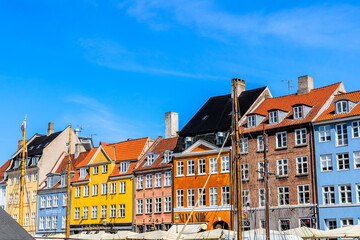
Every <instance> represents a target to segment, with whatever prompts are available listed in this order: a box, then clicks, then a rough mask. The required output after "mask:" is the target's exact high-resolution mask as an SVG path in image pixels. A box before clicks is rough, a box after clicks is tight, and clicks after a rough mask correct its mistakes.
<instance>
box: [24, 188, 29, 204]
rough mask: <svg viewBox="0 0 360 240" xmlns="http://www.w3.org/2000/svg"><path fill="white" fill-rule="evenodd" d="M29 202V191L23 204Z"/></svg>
mask: <svg viewBox="0 0 360 240" xmlns="http://www.w3.org/2000/svg"><path fill="white" fill-rule="evenodd" d="M29 202H30V191H27V192H26V198H25V203H29Z"/></svg>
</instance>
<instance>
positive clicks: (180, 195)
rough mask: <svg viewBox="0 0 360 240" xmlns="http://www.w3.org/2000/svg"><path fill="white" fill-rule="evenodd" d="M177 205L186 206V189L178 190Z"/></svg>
mask: <svg viewBox="0 0 360 240" xmlns="http://www.w3.org/2000/svg"><path fill="white" fill-rule="evenodd" d="M176 207H178V208H179V207H184V189H177V190H176Z"/></svg>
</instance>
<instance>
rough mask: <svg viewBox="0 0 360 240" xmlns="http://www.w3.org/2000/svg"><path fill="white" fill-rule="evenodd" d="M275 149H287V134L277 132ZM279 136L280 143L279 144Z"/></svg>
mask: <svg viewBox="0 0 360 240" xmlns="http://www.w3.org/2000/svg"><path fill="white" fill-rule="evenodd" d="M275 135H276V148H277V149H282V148H287V132H286V131H283V132H277V133H276V134H275ZM279 136H280V142H279Z"/></svg>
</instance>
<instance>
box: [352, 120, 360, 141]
mask: <svg viewBox="0 0 360 240" xmlns="http://www.w3.org/2000/svg"><path fill="white" fill-rule="evenodd" d="M351 135H352V138H360V121H353V122H352V123H351Z"/></svg>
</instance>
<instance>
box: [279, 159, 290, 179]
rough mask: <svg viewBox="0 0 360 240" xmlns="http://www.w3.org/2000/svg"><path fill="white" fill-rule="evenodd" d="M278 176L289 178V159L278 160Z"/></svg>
mask: <svg viewBox="0 0 360 240" xmlns="http://www.w3.org/2000/svg"><path fill="white" fill-rule="evenodd" d="M277 175H278V177H287V176H288V160H287V159H279V160H277Z"/></svg>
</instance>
